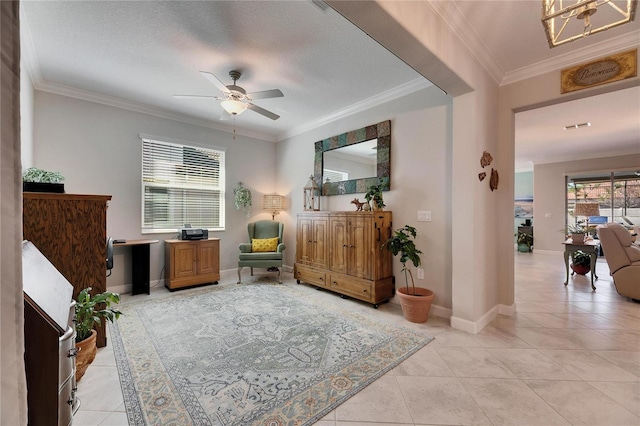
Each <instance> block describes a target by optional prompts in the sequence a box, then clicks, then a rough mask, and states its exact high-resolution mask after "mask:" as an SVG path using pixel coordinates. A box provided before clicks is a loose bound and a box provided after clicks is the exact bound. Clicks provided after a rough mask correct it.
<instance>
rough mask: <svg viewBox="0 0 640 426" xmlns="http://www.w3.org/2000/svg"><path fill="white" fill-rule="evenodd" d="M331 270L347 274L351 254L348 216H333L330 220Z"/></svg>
mask: <svg viewBox="0 0 640 426" xmlns="http://www.w3.org/2000/svg"><path fill="white" fill-rule="evenodd" d="M329 225H330V227H331V229H330V233H331V234H330V238H329V240H330V243H329V268H330V269H331V270H332V271H334V272H340V273H342V274H346V273H347V257H348V253H349V250H350V249H349V241H348V239H347V218H346V216H337V215H332V216H331V219H330V220H329Z"/></svg>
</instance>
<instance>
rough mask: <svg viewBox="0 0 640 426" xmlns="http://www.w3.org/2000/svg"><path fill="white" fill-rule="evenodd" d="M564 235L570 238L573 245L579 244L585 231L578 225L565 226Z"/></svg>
mask: <svg viewBox="0 0 640 426" xmlns="http://www.w3.org/2000/svg"><path fill="white" fill-rule="evenodd" d="M565 233H566V235H567V236H570V237H571V240H572V241H573V243H574V244H580V243H583V242H584V237H585V234H586V231H585V229H584V227H583V226H582V225H581V224H580V223H576V224H575V225H567V228H566V230H565Z"/></svg>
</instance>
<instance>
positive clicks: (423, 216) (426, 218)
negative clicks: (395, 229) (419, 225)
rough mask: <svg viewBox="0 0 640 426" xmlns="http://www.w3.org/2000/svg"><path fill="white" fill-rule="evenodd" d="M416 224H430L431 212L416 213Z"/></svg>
mask: <svg viewBox="0 0 640 426" xmlns="http://www.w3.org/2000/svg"><path fill="white" fill-rule="evenodd" d="M418 222H431V210H427V211H418Z"/></svg>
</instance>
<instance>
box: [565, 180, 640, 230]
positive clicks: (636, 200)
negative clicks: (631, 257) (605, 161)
mask: <svg viewBox="0 0 640 426" xmlns="http://www.w3.org/2000/svg"><path fill="white" fill-rule="evenodd" d="M566 196H567V224H581V225H585V224H586V221H587V217H584V216H579V215H576V214H575V212H576V208H575V206H576V204H577V203H597V205H598V207H599V214H598V215H594V216H589V226H590V227H595V226H597V225H598V224H602V223H607V222H616V223H621V224H622V225H625V226H627V227H632V226H640V173H639V172H628V171H626V172H611V173H609V174H608V175H607V176H602V175H600V176H598V175H592V176H580V177H578V176H575V177H568V178H567V194H566Z"/></svg>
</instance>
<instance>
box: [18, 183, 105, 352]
mask: <svg viewBox="0 0 640 426" xmlns="http://www.w3.org/2000/svg"><path fill="white" fill-rule="evenodd" d="M22 197H23V211H22V232H23V238H24V239H25V240H28V241H31V242H32V243H33V244H34V245H35V246H36V247H37V248H38V250H40V252H41V253H42V254H43V255H44V256H45V257H46V258H47V259H48V260H49V262H51V263H52V264H53V265H54V266H55V267H56V269H57V270H58V271H60V273H61V274H62V275H63V276H64V277H65V278H66V279H67V281H69V282H70V283H71V285H73V299H74V300H75V299H76V298H77V297H78V293H80V291H82V289H84V288H87V287H91V288H92V290H91V294H96V293H102V292H104V291H106V290H107V275H106V274H107V267H106V258H107V202H108V201H109V200H110V199H111V195H77V194H58V193H45V192H25V193H24V194H23V196H22ZM96 331H97V332H98V337H97V340H96V344H97V345H98V347H103V346H106V344H107V336H106V333H105V324H104V323H103V324H102V325H100V326H96Z"/></svg>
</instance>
